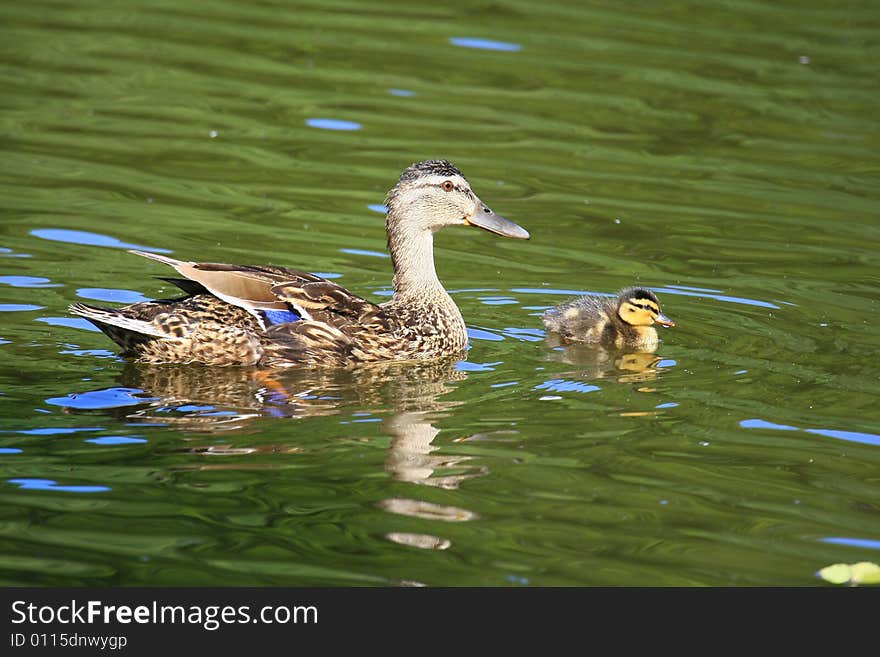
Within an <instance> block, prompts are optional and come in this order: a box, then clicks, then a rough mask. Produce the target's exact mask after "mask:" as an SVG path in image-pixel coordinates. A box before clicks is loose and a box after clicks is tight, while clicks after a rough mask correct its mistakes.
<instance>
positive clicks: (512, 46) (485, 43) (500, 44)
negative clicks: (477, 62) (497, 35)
mask: <svg viewBox="0 0 880 657" xmlns="http://www.w3.org/2000/svg"><path fill="white" fill-rule="evenodd" d="M449 41H450V43H452V45H453V46H459V47H461V48H478V49H480V50H501V51H505V52H517V51H519V50H522V46H521V45H519V44H518V43H509V42H506V41H493V40H492V39H477V38H472V37H452V38H451V39H449Z"/></svg>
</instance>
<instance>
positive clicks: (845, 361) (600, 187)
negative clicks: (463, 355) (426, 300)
mask: <svg viewBox="0 0 880 657" xmlns="http://www.w3.org/2000/svg"><path fill="white" fill-rule="evenodd" d="M460 39H482V40H484V41H476V42H474V41H460ZM878 44H880V10H878V9H877V5H876V3H873V2H862V3H859V2H848V3H843V4H835V6H834V8H830V6H829V5H828V3H823V2H797V3H795V2H784V3H776V2H774V3H770V2H766V3H761V2H746V3H725V2H713V3H693V4H685V3H656V4H652V3H624V4H619V3H618V4H614V3H612V4H608V3H600V2H562V1H560V0H548V2H543V3H538V4H535V3H532V2H526V1H524V0H523V1H514V2H509V1H504V2H477V3H471V2H468V3H465V2H453V3H449V2H446V3H443V4H441V5H428V4H420V5H418V6H415V5H414V3H409V2H387V1H385V0H381V1H378V2H371V3H362V2H355V1H354V0H349V1H347V2H346V1H342V2H337V1H330V2H328V1H327V0H321V1H320V2H317V1H316V2H261V3H252V2H234V1H228V2H213V3H199V4H198V5H188V4H187V3H180V2H168V1H159V2H136V1H127V2H117V3H106V2H97V1H87V0H82V1H80V2H77V3H66V2H51V1H32V2H27V3H12V2H6V3H3V6H2V8H0V80H2V85H3V88H4V92H3V93H2V94H0V149H2V157H0V208H2V209H0V311H2V312H0V502H2V504H0V582H2V583H3V584H5V585H63V586H68V585H71V586H72V585H146V584H156V585H229V584H231V585H246V584H254V585H329V586H361V585H378V586H386V585H400V584H425V585H428V586H442V585H453V586H457V585H487V586H542V585H544V586H546V585H553V586H555V585H565V586H568V585H582V586H590V585H627V586H629V585H660V586H665V585H683V586H692V585H719V586H731V585H732V586H747V585H815V584H818V583H819V581H820V580H819V579H818V578H817V576H816V571H817V570H818V569H819V568H822V567H824V566H826V565H829V564H831V563H836V562H846V563H851V562H856V561H875V562H877V561H880V492H878V491H880V409H878V394H880V375H878V367H877V363H878V355H880V354H878V352H880V328H878V323H880V322H878V318H880V317H878V312H880V308H878V302H877V299H878V297H880V221H878V219H880V205H878V203H880V185H878V182H880V175H878V174H880V156H878V152H880V120H878V118H877V117H878V115H877V107H878V104H880V85H878V82H880V80H878V75H877V67H876V62H877V61H878V57H880V47H878ZM474 46H477V47H474ZM339 122H344V123H339ZM339 128H344V129H339ZM436 157H446V158H449V159H451V160H453V161H454V162H455V163H456V164H457V165H458V166H459V167H460V168H461V169H462V170H463V171H464V173H465V175H467V176H468V178H469V180H470V182H471V184H472V185H473V187H474V190H475V191H476V192H477V193H478V194H479V195H480V196H481V197H482V198H483V200H484V201H486V202H487V203H488V204H489V205H491V206H492V207H493V209H495V210H496V211H498V212H499V213H501V214H503V215H505V216H508V217H510V218H511V219H513V220H514V221H516V222H517V223H519V224H521V225H523V226H524V227H525V228H527V229H528V230H529V231H530V232H531V234H532V240H531V241H530V242H519V241H514V240H503V239H501V238H498V237H495V236H492V235H489V234H487V233H484V232H482V231H476V230H470V229H464V228H451V229H447V230H445V231H443V232H442V233H440V234H439V235H438V236H437V239H436V260H437V269H438V272H439V274H440V277H441V279H442V280H443V282H444V284H445V285H446V287H447V289H449V290H450V291H451V293H452V295H453V298H454V299H455V300H456V302H457V303H458V304H459V306H460V307H461V309H462V312H463V314H464V317H465V319H466V321H467V323H468V326H469V327H470V330H471V349H470V351H469V354H468V359H467V361H462V362H459V363H455V362H451V363H438V364H435V365H432V366H429V367H421V368H414V367H411V366H409V367H400V366H398V367H392V368H365V369H363V370H360V371H354V372H311V373H303V372H292V373H289V374H286V375H284V376H283V377H275V378H268V379H267V377H265V375H264V374H263V373H260V372H257V371H253V370H249V369H225V370H219V371H218V370H211V369H208V368H200V367H173V366H172V367H144V366H135V365H131V364H128V363H126V362H124V361H123V360H122V359H120V358H118V357H117V356H116V351H115V346H114V345H112V344H111V343H110V342H109V340H107V339H106V338H105V337H104V336H103V335H102V334H100V333H97V332H94V331H89V330H87V328H88V327H87V325H86V324H85V323H84V322H82V321H81V320H78V319H75V318H73V317H71V316H69V315H67V314H66V306H67V304H69V303H71V302H75V301H78V300H84V301H86V302H92V303H98V304H99V305H101V304H105V305H114V303H115V302H120V303H129V302H132V301H137V300H140V299H142V298H155V297H161V296H163V294H168V292H169V291H168V289H167V285H166V284H164V283H163V282H162V281H159V280H157V279H156V278H154V277H155V276H157V275H163V274H167V272H166V271H163V269H162V267H160V266H158V265H157V264H156V263H152V262H149V261H146V260H144V259H141V258H137V257H135V256H132V255H129V254H127V253H126V252H125V250H124V248H125V247H126V246H130V245H140V246H145V247H148V248H152V249H166V250H168V251H170V252H172V253H173V254H174V256H175V257H178V258H182V259H187V260H188V259H195V260H206V261H220V262H233V263H253V264H261V263H272V264H280V265H286V266H289V267H295V268H301V269H306V270H309V271H313V272H319V273H323V274H325V275H332V276H335V277H337V278H335V279H334V280H336V281H337V282H339V283H341V284H343V285H345V286H347V287H349V288H350V289H352V290H353V291H355V292H357V293H358V294H361V295H363V296H365V297H367V298H369V299H371V300H374V301H382V300H385V299H387V295H388V294H389V292H390V282H391V270H390V261H389V260H388V259H387V258H385V257H382V255H383V254H384V252H385V236H384V231H383V216H382V214H381V212H380V210H381V207H378V206H380V205H381V203H382V202H383V199H384V194H385V192H386V190H387V189H388V188H389V187H390V186H391V185H392V184H393V183H394V182H395V180H396V178H397V176H398V175H399V173H400V171H401V170H402V169H403V168H404V167H405V166H407V165H408V164H410V163H412V162H414V161H417V160H421V159H427V158H436ZM371 206H372V207H371ZM71 231H77V232H71ZM635 283H638V284H642V285H646V286H650V287H652V288H654V289H655V290H657V292H658V294H659V296H660V298H661V301H662V302H663V308H664V311H665V312H666V314H667V315H669V316H670V317H672V318H673V319H675V320H676V322H677V327H676V328H674V329H671V330H663V331H662V332H661V338H662V340H663V342H662V343H661V346H660V348H659V349H658V352H657V359H656V360H655V361H654V362H651V360H650V359H648V360H645V359H640V358H639V357H637V356H633V355H628V354H625V353H615V352H611V353H608V352H600V351H597V350H595V349H589V348H567V349H560V348H558V347H556V346H554V344H553V343H552V342H550V341H549V340H547V339H545V336H544V334H543V331H542V325H541V322H540V319H539V315H540V314H541V312H542V311H543V310H544V309H546V308H547V307H550V306H552V305H554V304H557V303H560V302H562V301H564V300H566V299H568V298H569V297H570V296H571V295H572V294H574V293H577V292H587V291H589V292H600V293H611V292H614V291H615V290H616V289H619V288H621V287H624V286H626V285H631V284H635Z"/></svg>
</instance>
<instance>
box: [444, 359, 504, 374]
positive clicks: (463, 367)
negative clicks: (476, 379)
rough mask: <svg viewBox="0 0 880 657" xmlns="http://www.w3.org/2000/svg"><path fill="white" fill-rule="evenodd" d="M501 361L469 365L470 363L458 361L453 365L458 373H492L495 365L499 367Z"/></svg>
mask: <svg viewBox="0 0 880 657" xmlns="http://www.w3.org/2000/svg"><path fill="white" fill-rule="evenodd" d="M501 362H502V361H500V360H499V361H497V362H494V363H471V362H470V361H466V360H460V361H458V362H457V363H456V364H455V369H456V370H458V371H459V372H494V371H495V365H501Z"/></svg>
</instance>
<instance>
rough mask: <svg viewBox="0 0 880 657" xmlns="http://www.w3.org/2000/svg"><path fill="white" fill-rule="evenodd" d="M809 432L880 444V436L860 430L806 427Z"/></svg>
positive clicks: (840, 438)
mask: <svg viewBox="0 0 880 657" xmlns="http://www.w3.org/2000/svg"><path fill="white" fill-rule="evenodd" d="M804 431H806V432H807V433H815V434H818V435H820V436H827V437H828V438H837V439H838V440H848V441H850V442H854V443H862V444H864V445H880V436H878V435H876V434H873V433H860V432H858V431H840V430H838V429H804Z"/></svg>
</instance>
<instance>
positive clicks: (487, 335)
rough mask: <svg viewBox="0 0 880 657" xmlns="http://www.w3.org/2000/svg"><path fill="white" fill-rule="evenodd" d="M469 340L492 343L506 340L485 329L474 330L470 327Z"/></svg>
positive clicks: (468, 330) (468, 331)
mask: <svg viewBox="0 0 880 657" xmlns="http://www.w3.org/2000/svg"><path fill="white" fill-rule="evenodd" d="M467 335H468V339H470V340H489V341H490V342H503V341H504V338H503V337H502V336H500V335H496V334H495V333H492V332H490V331H484V330H483V329H478V328H473V327H471V326H468V328H467Z"/></svg>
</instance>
